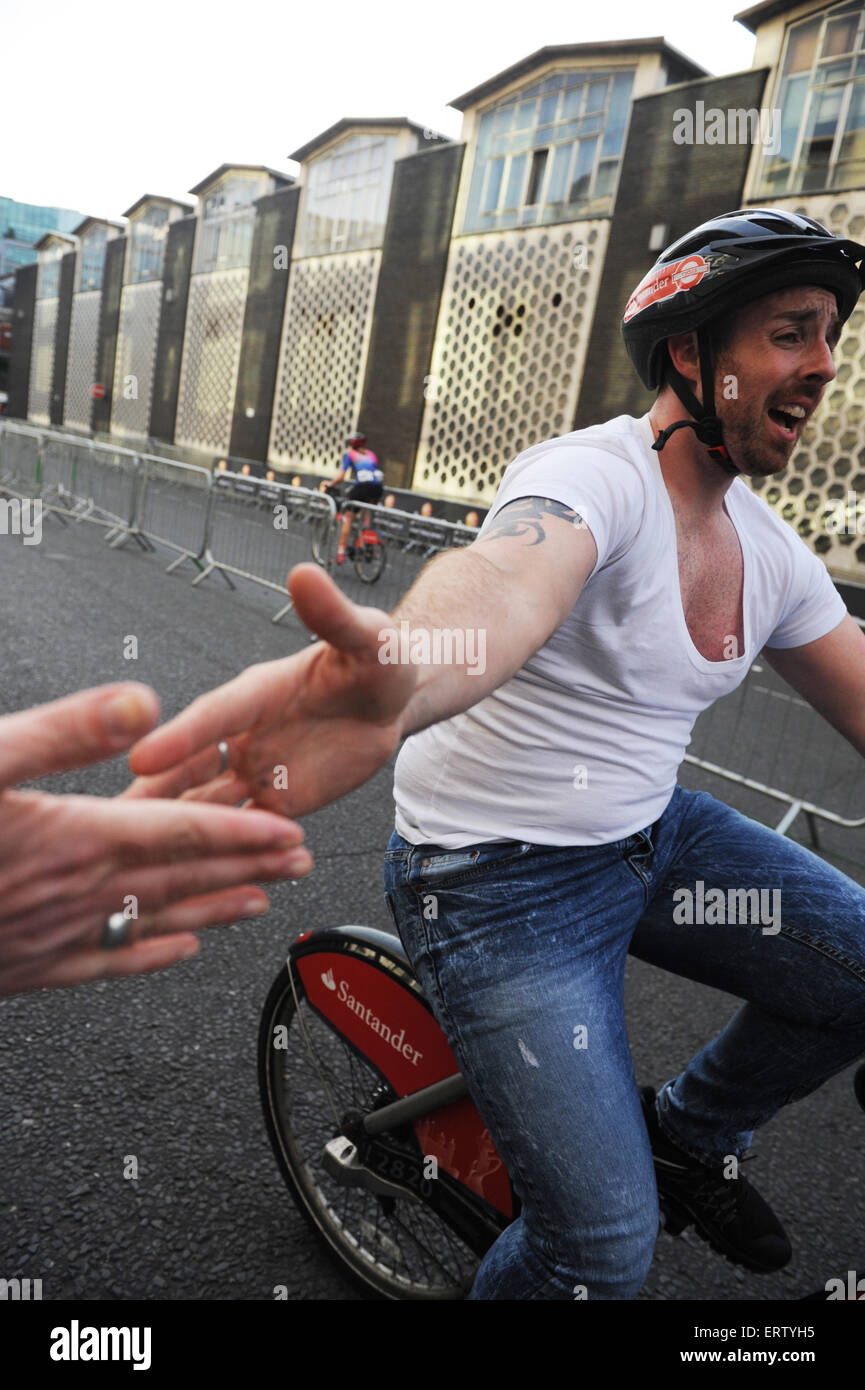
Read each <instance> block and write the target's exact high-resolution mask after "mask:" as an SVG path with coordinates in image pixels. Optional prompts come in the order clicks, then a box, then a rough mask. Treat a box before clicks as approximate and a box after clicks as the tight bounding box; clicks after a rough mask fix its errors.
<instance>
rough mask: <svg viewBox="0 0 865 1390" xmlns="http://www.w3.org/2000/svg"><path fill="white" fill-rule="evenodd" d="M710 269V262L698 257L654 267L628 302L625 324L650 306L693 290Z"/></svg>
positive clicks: (689, 257) (687, 257)
mask: <svg viewBox="0 0 865 1390" xmlns="http://www.w3.org/2000/svg"><path fill="white" fill-rule="evenodd" d="M708 269H709V264H708V262H707V261H704V260H703V257H702V256H698V255H694V256H686V257H685V258H684V260H681V261H672V262H671V263H670V264H669V265H659V266H653V267H652V269H651V270H650V271H649V273H648V275H646V276H645V277H644V278H643V279H642V280H641V281H640V283H639V285H638V286H637V288H636V289H635V290H634V293H633V294H632V295H631V297H630V299H629V300H628V303H627V307H626V309H625V313H624V316H623V318H624V322H625V323H627V322H628V320H629V319H632V318H633V317H634V315H635V314H639V313H640V312H641V311H642V310H643V309H647V308H648V306H649V305H650V304H658V303H659V302H660V301H661V300H663V299H669V298H670V297H671V296H672V295H674V294H678V293H679V291H680V290H690V289H693V287H694V285H699V283H700V281H701V280H702V278H703V276H704V275H705V274H706V272H707V270H708Z"/></svg>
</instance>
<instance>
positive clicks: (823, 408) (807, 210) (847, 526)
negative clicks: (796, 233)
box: [751, 189, 865, 583]
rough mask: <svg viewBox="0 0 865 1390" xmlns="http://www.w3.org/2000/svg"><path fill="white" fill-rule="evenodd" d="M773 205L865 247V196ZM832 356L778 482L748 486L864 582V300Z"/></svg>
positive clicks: (843, 572) (838, 572) (833, 564)
mask: <svg viewBox="0 0 865 1390" xmlns="http://www.w3.org/2000/svg"><path fill="white" fill-rule="evenodd" d="M772 206H773V207H783V208H787V209H788V210H790V211H792V212H801V213H804V214H805V216H806V217H815V218H816V219H817V221H818V222H822V223H823V224H824V226H826V227H828V228H829V229H830V231H832V232H835V233H836V235H839V236H848V237H852V238H853V239H854V240H855V241H860V242H863V243H865V192H861V191H860V190H858V189H856V190H854V191H853V192H849V193H843V194H835V195H834V196H832V195H823V196H821V197H815V198H806V199H799V200H795V199H787V200H784V201H783V202H775V201H774V200H773V202H772ZM834 357H835V369H836V372H837V375H836V378H835V380H834V381H833V382H830V383H829V385H828V386H827V387H826V389H825V393H824V396H823V400H822V402H821V404H820V405H819V407H818V408H817V412H816V414H815V415H814V417H813V418H812V419H811V420H810V421H809V423H808V426H807V428H806V429H805V430H804V431H803V434H802V439H801V441H800V445H799V447H798V449H796V450H795V451H794V453H793V456H792V458H791V460H790V463H789V465H788V467H787V468H786V469H785V470H784V472H783V473H778V474H776V476H775V477H774V478H768V479H752V480H751V487H752V489H753V491H754V492H756V493H758V494H759V495H760V496H762V497H765V499H766V501H767V502H768V503H769V504H770V505H771V506H772V507H773V508H774V509H775V511H776V512H777V513H778V514H779V516H782V517H783V518H784V520H785V521H789V522H790V524H791V525H792V526H793V527H795V529H796V530H797V531H798V533H799V535H800V536H802V537H803V539H804V540H805V541H806V542H807V543H808V545H810V546H811V547H812V549H813V550H815V551H816V552H817V554H818V555H821V556H822V557H823V559H824V560H825V562H826V564H827V565H828V567H829V570H830V571H831V573H832V574H833V575H835V576H837V577H838V578H839V579H844V578H847V579H856V580H858V581H859V582H860V583H862V582H865V432H863V421H865V299H860V301H859V307H858V308H856V309H855V310H854V311H853V314H852V315H851V317H850V318H849V319H848V321H847V323H846V325H845V326H844V329H843V331H842V335H841V341H840V343H839V344H838V348H837V349H836V351H835V354H834ZM848 492H853V493H855V494H856V498H855V501H853V500H851V501H850V502H849V503H848V498H847V494H848ZM857 504H858V512H857ZM845 513H846V514H845ZM857 526H858V528H859V529H858V531H857V529H856V528H857ZM839 527H840V528H841V529H840V530H839V529H838V528H839Z"/></svg>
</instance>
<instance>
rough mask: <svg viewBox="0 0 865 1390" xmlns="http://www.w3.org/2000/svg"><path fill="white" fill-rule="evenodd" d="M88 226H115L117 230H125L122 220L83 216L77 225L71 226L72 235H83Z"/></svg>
mask: <svg viewBox="0 0 865 1390" xmlns="http://www.w3.org/2000/svg"><path fill="white" fill-rule="evenodd" d="M89 227H116V228H117V230H118V231H119V232H125V231H126V227H125V224H124V223H123V222H113V221H112V220H111V218H109V217H85V218H84V219H83V221H81V222H79V223H78V226H77V227H73V228H72V235H73V236H77V237H80V236H83V235H84V233H85V232H86V231H87V229H88V228H89Z"/></svg>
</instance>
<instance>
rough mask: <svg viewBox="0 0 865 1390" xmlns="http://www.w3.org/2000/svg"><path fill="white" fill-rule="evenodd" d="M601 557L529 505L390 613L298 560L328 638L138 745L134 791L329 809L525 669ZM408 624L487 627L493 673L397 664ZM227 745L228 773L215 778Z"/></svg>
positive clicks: (311, 607)
mask: <svg viewBox="0 0 865 1390" xmlns="http://www.w3.org/2000/svg"><path fill="white" fill-rule="evenodd" d="M596 559H597V550H596V547H595V542H594V539H593V538H592V535H591V532H590V531H589V530H588V529H587V528H586V527H585V525H583V524H582V523H581V521H580V518H578V516H577V514H576V513H575V512H573V511H572V510H571V509H570V508H568V507H566V506H564V505H563V504H562V503H559V502H553V501H550V500H548V499H546V498H533V499H525V498H522V499H519V500H518V501H515V502H513V503H511V504H510V505H509V506H507V507H503V508H502V510H501V512H500V513H499V514H498V515H497V516H496V517H495V519H494V520H493V522H492V523H491V525H490V527H489V529H488V531H487V532H486V533H485V534H484V536H483V537H482V538H479V539H478V540H477V541H475V542H474V543H473V544H472V545H471V546H469V547H468V548H467V549H466V550H461V551H451V552H446V553H445V554H444V555H440V556H437V557H436V559H434V560H432V561H430V563H429V564H428V565H427V566H426V568H425V569H424V570H423V572H422V574H421V575H420V576H419V578H418V579H417V581H416V582H415V584H414V585H413V586H412V588H411V589H410V590H409V592H408V593H407V594H406V596H405V598H404V599H403V601H402V602H401V603H400V605H399V606H398V607H397V609H396V610H395V611H394V613H393V614H392V615H389V614H387V613H385V612H384V611H383V610H381V609H371V608H365V607H361V606H360V605H357V604H354V603H351V602H350V601H349V600H348V599H347V598H346V597H345V595H344V594H342V593H341V592H340V590H339V589H338V588H337V587H336V585H335V584H334V583H333V581H332V580H331V579H329V578H328V576H327V575H325V574H324V573H323V572H322V571H321V570H320V569H319V568H318V567H317V566H315V565H311V564H309V565H298V566H296V567H295V568H294V569H293V570H292V572H291V574H290V575H289V593H290V594H291V597H292V599H293V600H294V605H295V611H296V613H297V615H298V617H299V618H300V619H301V621H302V622H303V623H305V624H306V626H307V627H308V628H309V629H310V630H311V631H313V632H315V633H317V634H318V635H319V637H320V638H321V639H322V640H321V641H319V642H317V643H316V644H315V645H314V646H312V647H309V648H307V649H306V650H305V651H303V652H299V653H297V654H296V655H295V656H291V657H286V658H283V659H282V660H278V661H271V662H266V663H264V664H263V665H260V666H252V667H250V668H249V669H248V670H246V671H244V672H243V673H242V674H241V675H239V676H237V677H236V678H235V679H234V680H233V681H229V682H228V684H227V685H224V686H222V687H220V688H219V689H217V690H214V691H210V692H209V693H208V694H206V695H202V696H200V697H199V698H198V699H197V700H195V701H193V703H192V704H191V705H190V706H189V708H188V709H186V710H185V711H184V712H183V713H182V714H180V715H178V716H177V718H175V719H173V720H171V721H170V722H169V723H168V724H166V725H165V726H164V727H163V728H161V729H158V730H156V731H155V732H154V733H152V734H150V735H149V736H148V737H147V738H146V739H144V740H142V741H141V742H140V743H139V744H138V745H137V746H136V747H135V749H133V751H132V754H131V756H130V766H131V768H132V771H133V772H134V773H136V774H137V775H138V781H137V782H136V783H134V784H133V786H132V788H131V789H130V791H129V793H128V794H129V795H132V796H186V797H190V798H193V799H196V800H212V801H223V802H227V803H228V802H235V803H236V802H237V801H240V800H242V799H243V798H249V799H251V800H252V801H254V802H255V803H256V804H257V805H259V806H263V807H267V808H269V809H272V810H277V811H281V812H282V813H283V814H284V815H289V816H298V815H304V814H306V813H307V812H308V811H313V810H317V809H318V807H320V806H326V805H328V804H329V803H330V802H332V801H335V800H336V799H337V798H338V797H340V796H344V795H345V794H346V793H347V792H349V791H352V790H353V789H354V788H355V787H358V786H360V785H361V784H362V783H363V782H365V781H366V780H367V779H368V778H369V777H371V776H372V775H373V773H374V772H376V771H377V770H378V768H380V767H381V766H382V765H383V764H384V763H385V762H387V760H388V758H390V756H391V754H392V753H393V752H394V750H395V749H396V748H397V747H398V745H399V742H400V740H401V739H402V738H404V737H405V736H406V735H407V734H411V733H416V732H417V731H418V730H420V729H423V728H426V727H427V726H428V725H430V724H434V723H436V722H438V721H439V720H441V719H447V718H449V717H450V716H451V715H453V714H457V713H459V712H460V711H462V710H465V709H468V708H469V707H470V706H471V705H473V704H476V703H477V702H478V701H479V700H481V699H483V698H484V696H485V695H487V694H489V693H490V691H491V690H494V689H495V688H496V687H497V686H499V685H501V684H502V683H503V682H504V681H505V680H507V679H508V678H509V677H510V676H511V675H513V674H514V672H515V671H518V670H519V669H520V667H521V666H522V665H523V664H524V663H525V662H526V661H527V660H528V658H529V657H530V656H531V655H532V654H533V653H534V652H535V651H537V650H538V648H539V647H541V646H543V644H544V643H545V642H546V641H547V639H548V638H549V637H550V636H551V634H552V633H553V632H555V631H556V629H557V628H558V627H559V626H561V624H562V623H563V622H564V620H565V618H566V617H567V615H568V613H569V612H570V610H571V608H572V607H573V605H574V604H575V603H576V601H577V598H578V597H579V594H580V592H581V590H582V587H583V584H584V583H585V581H586V579H587V578H588V576H589V574H590V573H591V571H592V569H593V567H594V565H595V562H596ZM404 620H405V621H407V622H408V624H409V627H410V629H411V630H412V631H417V630H418V629H423V630H425V631H426V632H427V633H429V634H431V635H432V636H434V634H435V632H436V631H438V632H439V633H441V632H442V631H443V630H445V629H447V630H450V631H453V630H455V629H457V630H459V629H462V630H463V632H466V631H467V630H472V631H475V632H478V631H482V632H483V633H484V634H485V664H484V669H483V671H482V672H480V671H479V670H478V667H477V663H475V662H472V661H469V660H464V661H462V662H461V663H454V664H445V663H438V664H437V663H436V662H435V661H434V660H433V661H430V662H429V663H428V664H415V662H414V661H411V660H409V661H406V660H404V659H402V658H401V656H399V654H398V659H397V660H396V661H394V660H392V659H389V657H388V651H387V636H388V633H394V632H398V631H399V627H400V624H401V623H402V622H403V621H404ZM431 650H433V651H434V644H432V643H431ZM467 652H468V644H467V645H466V653H467ZM391 655H392V650H391ZM220 740H225V741H226V742H227V743H228V746H229V766H230V772H229V773H228V774H226V775H225V776H223V777H220V778H216V780H210V779H213V775H214V767H218V766H219V757H218V754H217V752H216V744H217V743H218V742H219V741H220Z"/></svg>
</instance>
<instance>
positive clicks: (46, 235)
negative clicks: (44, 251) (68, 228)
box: [33, 232, 78, 251]
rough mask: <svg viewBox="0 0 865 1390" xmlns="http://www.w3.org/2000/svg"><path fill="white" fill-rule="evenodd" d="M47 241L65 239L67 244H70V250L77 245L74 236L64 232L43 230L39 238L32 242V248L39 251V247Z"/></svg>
mask: <svg viewBox="0 0 865 1390" xmlns="http://www.w3.org/2000/svg"><path fill="white" fill-rule="evenodd" d="M49 241H65V242H66V244H67V246H70V247H71V248H72V250H74V249H75V247H76V246H77V245H78V239H77V238H76V237H74V236H68V235H67V234H66V232H43V234H42V236H41V237H40V238H39V240H38V241H36V242H34V244H33V250H34V251H39V250H40V249H41V247H43V246H45V245H46V244H47V243H48V242H49Z"/></svg>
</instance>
